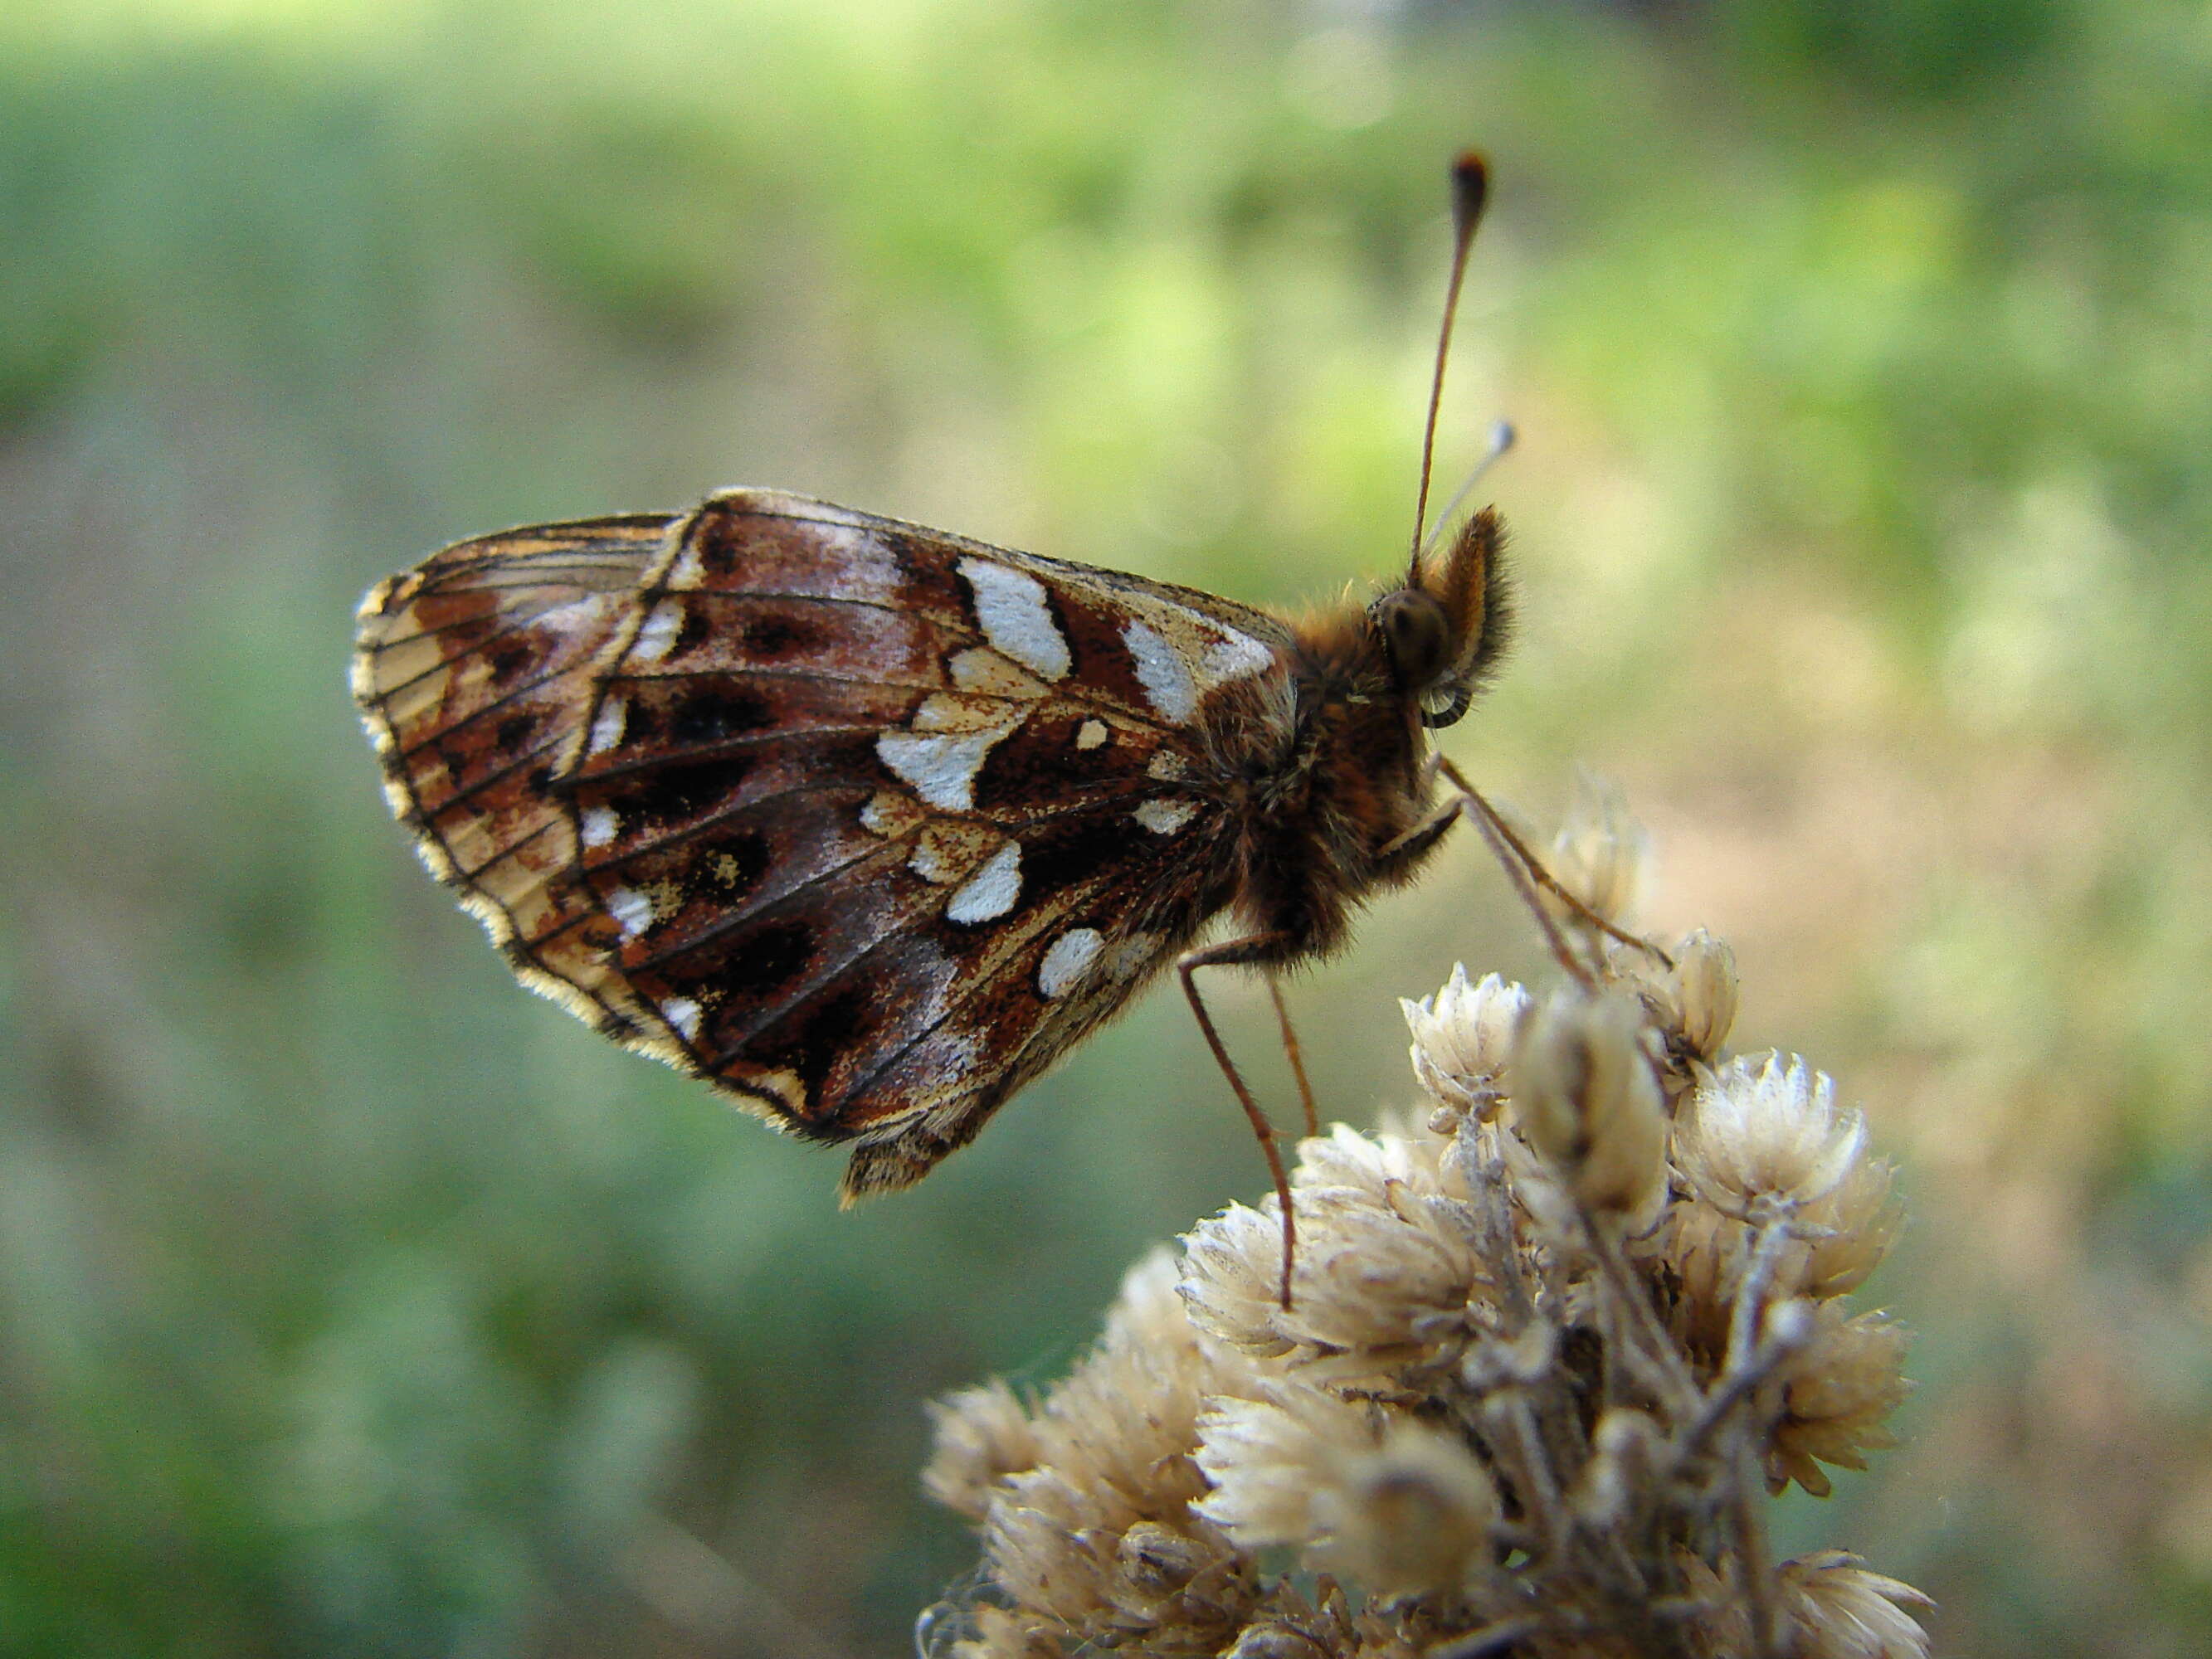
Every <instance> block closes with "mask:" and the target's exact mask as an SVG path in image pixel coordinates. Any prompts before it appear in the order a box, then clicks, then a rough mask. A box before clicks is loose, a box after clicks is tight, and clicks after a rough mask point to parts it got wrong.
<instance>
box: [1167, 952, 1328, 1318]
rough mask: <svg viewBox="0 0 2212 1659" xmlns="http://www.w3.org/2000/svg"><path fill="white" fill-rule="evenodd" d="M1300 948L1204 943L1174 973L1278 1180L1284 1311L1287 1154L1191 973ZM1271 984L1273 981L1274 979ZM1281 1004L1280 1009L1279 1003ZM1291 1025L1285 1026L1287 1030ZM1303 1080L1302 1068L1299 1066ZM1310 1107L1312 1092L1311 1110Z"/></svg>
mask: <svg viewBox="0 0 2212 1659" xmlns="http://www.w3.org/2000/svg"><path fill="white" fill-rule="evenodd" d="M1295 949H1296V946H1295V945H1294V944H1293V943H1292V941H1291V937H1290V935H1289V934H1287V933H1255V934H1253V935H1252V936H1251V937H1250V938H1249V939H1227V940H1225V941H1223V942H1222V943H1221V944H1219V945H1208V946H1206V948H1205V949H1204V950H1202V951H1184V952H1183V953H1182V955H1181V956H1180V957H1176V973H1177V974H1178V975H1181V976H1182V994H1183V995H1184V996H1186V997H1188V999H1189V1000H1190V1011H1191V1012H1192V1013H1193V1014H1194V1015H1196V1016H1197V1018H1198V1029H1199V1030H1200V1031H1201V1032H1202V1033H1204V1035H1205V1037H1206V1047H1207V1048H1211V1049H1212V1051H1213V1060H1214V1064H1215V1065H1217V1066H1220V1067H1221V1074H1222V1076H1224V1077H1225V1078H1227V1079H1229V1086H1230V1087H1231V1089H1232V1090H1234V1091H1236V1094H1237V1104H1238V1105H1240V1106H1242V1107H1243V1109H1244V1115H1245V1116H1246V1117H1247V1118H1248V1119H1249V1120H1250V1121H1251V1124H1252V1133H1254V1134H1255V1135H1256V1136H1258V1137H1259V1140H1260V1151H1261V1152H1262V1153H1263V1154H1264V1155H1265V1156H1266V1158H1267V1173H1268V1175H1269V1176H1272V1177H1273V1180H1274V1182H1275V1199H1276V1201H1277V1202H1278V1203H1279V1204H1280V1205H1281V1206H1282V1209H1283V1287H1282V1304H1283V1308H1284V1310H1285V1312H1287V1311H1289V1310H1290V1306H1291V1264H1292V1263H1293V1262H1294V1261H1296V1260H1297V1237H1298V1233H1297V1222H1296V1220H1295V1219H1293V1218H1292V1216H1291V1178H1290V1176H1289V1174H1288V1172H1287V1171H1285V1169H1284V1168H1283V1154H1282V1151H1281V1149H1280V1148H1279V1147H1278V1146H1276V1145H1275V1128H1274V1126H1273V1124H1271V1123H1269V1122H1268V1121H1267V1114H1266V1113H1265V1112H1262V1111H1261V1109H1260V1103H1259V1102H1258V1101H1256V1100H1255V1099H1253V1098H1252V1091H1251V1090H1250V1089H1249V1088H1247V1087H1246V1086H1245V1085H1244V1078H1243V1073H1240V1072H1238V1071H1237V1062H1236V1061H1235V1060H1231V1059H1230V1057H1229V1047H1228V1045H1227V1044H1226V1043H1225V1042H1222V1040H1221V1033H1220V1032H1219V1031H1218V1030H1216V1029H1215V1028H1214V1024H1213V1016H1212V1014H1210V1013H1208V1012H1206V1000H1205V999H1204V998H1203V997H1201V996H1200V995H1199V994H1198V982H1197V981H1196V980H1195V979H1194V978H1193V977H1192V976H1193V975H1195V974H1196V973H1197V972H1198V970H1199V969H1201V968H1237V967H1266V966H1268V965H1271V964H1272V963H1276V962H1279V961H1281V960H1282V959H1283V958H1284V957H1285V956H1288V955H1290V954H1291V953H1292V952H1293V951H1295ZM1271 982H1272V981H1271ZM1276 1006H1277V1007H1278V1009H1279V1008H1280V1007H1281V1006H1282V1005H1281V1004H1280V1003H1279V1002H1278V1003H1277V1004H1276ZM1289 1029H1290V1028H1289V1023H1288V1021H1287V1020H1286V1021H1285V1024H1284V1030H1285V1031H1288V1030H1289ZM1297 1069H1298V1070H1299V1073H1300V1081H1301V1083H1303V1082H1304V1068H1303V1067H1302V1066H1300V1067H1298V1068H1297ZM1307 1109H1308V1110H1309V1112H1310V1111H1311V1109H1312V1107H1311V1100H1310V1096H1309V1101H1308V1108H1307Z"/></svg>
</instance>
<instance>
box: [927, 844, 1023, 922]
mask: <svg viewBox="0 0 2212 1659" xmlns="http://www.w3.org/2000/svg"><path fill="white" fill-rule="evenodd" d="M1020 896H1022V846H1021V843H1020V842H1015V841H1010V842H1007V843H1006V845H1005V846H1004V847H1001V848H1000V849H999V850H998V851H997V852H995V853H994V854H991V856H990V857H989V858H987V859H986V860H983V867H982V868H981V869H980V870H978V871H977V872H975V874H974V875H972V876H970V877H969V878H968V879H967V880H966V881H965V882H963V883H962V884H961V885H960V886H959V888H958V889H957V890H956V891H955V892H954V893H953V895H952V896H951V899H949V900H948V901H946V902H945V920H946V921H958V922H977V921H990V920H991V919H992V918H993V917H994V916H1003V915H1006V912H1007V911H1009V910H1011V909H1012V908H1014V901H1015V900H1016V899H1018V898H1019V897H1020Z"/></svg>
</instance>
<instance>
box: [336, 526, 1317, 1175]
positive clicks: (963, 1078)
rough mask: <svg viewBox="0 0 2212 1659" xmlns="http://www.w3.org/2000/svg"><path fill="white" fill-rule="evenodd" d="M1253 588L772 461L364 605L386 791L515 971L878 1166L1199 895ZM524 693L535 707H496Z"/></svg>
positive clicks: (1033, 1049) (1139, 975)
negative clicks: (1172, 580)
mask: <svg viewBox="0 0 2212 1659" xmlns="http://www.w3.org/2000/svg"><path fill="white" fill-rule="evenodd" d="M1287 639H1288V635H1287V633H1286V631H1285V629H1284V628H1283V625H1282V624H1281V623H1277V622H1275V621H1274V620H1273V618H1270V617H1266V616H1264V615H1262V614H1261V613H1258V612H1254V611H1246V610H1244V609H1243V608H1242V607H1239V606H1236V605H1231V604H1229V603H1228V602H1226V601H1224V600H1220V599H1214V598H1212V597H1211V596H1209V595H1205V594H1200V593H1196V592H1191V591H1189V590H1186V589H1180V588H1172V587H1168V586H1164V585H1161V584H1156V583H1151V582H1147V581H1145V580H1142V579H1139V578H1136V577H1130V576H1123V575H1119V574H1114V573H1109V572H1104V571H1098V570H1094V569H1091V568H1088V567H1085V566H1079V565H1071V564H1066V563H1062V562H1058V561H1054V560H1048V559H1042V558H1038V557H1036V556H1030V555H1024V554H1018V553H1012V552H1008V551H1006V550H1000V549H994V548H990V547H987V546H985V545H984V544H980V543H974V542H969V541H965V540H963V539H962V538H957V537H951V536H946V535H943V534H941V533H939V532H933V531H927V530H922V529H920V528H919V527H917V526H910V525H904V524H900V523H897V522H896V521H893V520H882V519H876V518H872V517H870V516H868V515H866V514H860V513H852V512H849V511H848V510H846V509H843V508H839V507H831V506H829V505H828V504H827V503H823V502H817V501H807V500H805V499H803V498H799V497H794V496H788V495H778V494H774V493H771V492H767V491H755V490H733V491H729V492H726V493H725V494H723V495H718V496H715V497H714V498H713V499H711V500H710V501H708V503H707V504H706V505H705V506H704V507H702V508H700V509H699V510H698V511H697V512H696V513H693V514H690V515H689V516H687V517H685V518H684V519H680V520H666V519H635V520H600V521H594V522H593V523H591V524H586V525H575V526H550V527H545V528H540V529H532V530H528V531H520V532H508V534H507V536H505V537H493V538H484V539H483V540H482V541H478V542H473V543H465V544H460V545H459V546H458V547H456V548H453V549H449V550H447V552H445V553H443V554H441V555H439V556H437V557H436V558H435V559H433V560H432V561H431V562H429V563H428V565H426V566H425V567H424V568H422V570H421V571H419V572H417V573H416V574H414V575H412V576H410V577H406V578H402V579H399V580H398V581H397V582H396V583H392V584H386V586H385V587H383V588H380V589H379V590H378V591H377V592H376V593H374V594H372V595H371V598H370V601H369V603H368V605H365V606H364V608H363V622H362V648H361V655H360V659H359V661H360V666H359V667H358V668H357V670H356V687H357V690H358V691H359V694H360V695H361V696H362V701H363V703H364V705H365V707H366V708H368V714H369V720H370V723H371V726H372V730H373V732H375V733H376V735H377V736H378V738H379V744H380V752H382V753H383V754H384V756H385V757H386V770H387V776H388V778H389V780H390V785H391V788H392V793H393V797H394V802H395V806H396V807H397V808H398V809H399V810H400V811H402V813H403V816H405V817H409V818H410V821H411V822H413V823H415V824H416V829H417V833H418V836H421V837H422V843H423V847H424V853H425V857H426V860H428V861H429V862H430V863H431V865H432V867H433V868H434V870H435V871H436V872H437V873H438V874H439V875H440V876H441V878H445V879H447V880H448V881H452V882H453V883H455V884H457V885H459V886H460V887H461V888H462V889H463V891H464V895H465V902H468V903H469V905H470V907H471V908H472V909H473V910H475V911H476V913H477V915H479V916H480V917H481V918H483V920H484V921H486V924H487V926H488V927H490V928H491V930H492V932H493V933H494V936H495V939H499V940H500V942H501V944H502V945H504V946H505V947H506V948H507V951H508V954H509V956H510V958H511V960H513V962H514V963H515V965H516V967H517V970H518V972H520V973H521V974H522V975H523V976H524V978H525V979H526V981H529V982H530V983H532V985H533V986H534V987H536V988H539V989H542V990H547V991H549V992H550V993H551V994H555V995H556V996H557V997H558V998H559V999H560V1000H562V1001H563V1002H564V1003H566V1004H567V1005H568V1006H570V1007H571V1008H572V1010H574V1011H575V1012H579V1013H580V1014H583V1015H584V1016H585V1017H586V1018H592V1019H593V1020H594V1021H595V1022H596V1023H598V1024H600V1025H601V1026H602V1028H603V1029H605V1030H609V1031H610V1032H611V1034H612V1035H615V1036H619V1037H621V1038H623V1040H625V1041H628V1042H631V1043H632V1044H633V1045H634V1046H637V1047H639V1048H643V1049H645V1050H646V1051H647V1052H650V1053H653V1054H656V1055H658V1056H659V1057H660V1058H662V1059H665V1060H670V1061H671V1062H672V1063H676V1064H678V1065H681V1066H684V1067H685V1068H687V1069H690V1070H692V1071H695V1072H696V1073H699V1074H701V1075H702V1076H704V1077H707V1078H708V1079H711V1080H712V1081H714V1082H715V1083H716V1084H717V1085H719V1086H720V1087H721V1088H723V1089H724V1090H726V1091H728V1092H729V1093H731V1094H732V1096H733V1097H736V1098H737V1099H738V1101H739V1102H740V1103H744V1104H745V1105H747V1106H749V1107H750V1108H752V1109H755V1110H757V1111H758V1112H760V1113H761V1114H762V1115H765V1116H767V1117H769V1118H770V1119H771V1120H772V1121H777V1122H779V1123H780V1124H781V1125H783V1126H784V1127H790V1128H793V1129H794V1130H796V1131H798V1132H799V1133H804V1134H807V1135H810V1136H812V1137H815V1138H818V1139H834V1140H845V1141H852V1142H855V1143H857V1145H856V1149H855V1153H854V1167H853V1170H852V1171H851V1172H850V1173H849V1174H848V1178H847V1183H846V1184H847V1190H848V1194H856V1193H861V1192H866V1191H871V1190H876V1189H879V1188H886V1187H892V1186H899V1185H904V1184H906V1183H907V1182H910V1181H912V1180H914V1179H915V1178H917V1177H918V1176H920V1175H921V1174H922V1173H923V1172H925V1171H926V1170H927V1169H928V1168H929V1167H930V1166H931V1164H933V1163H934V1162H935V1161H936V1159H937V1158H940V1157H942V1156H943V1154H944V1153H945V1152H947V1151H949V1150H951V1148H952V1147H954V1146H958V1145H960V1144H962V1143H963V1142H964V1141H965V1140H967V1139H969V1138H970V1137H971V1136H972V1135H973V1134H974V1133H975V1130H976V1129H977V1128H978V1127H981V1122H982V1121H983V1120H984V1118H985V1117H986V1116H987V1115H988V1114H989V1112H990V1111H991V1110H992V1109H994V1107H995V1106H996V1105H997V1104H998V1103H1000V1101H1001V1100H1003V1099H1004V1098H1005V1097H1006V1096H1007V1095H1008V1094H1010V1093H1011V1092H1012V1091H1013V1090H1014V1089H1016V1088H1018V1087H1019V1086H1020V1085H1022V1084H1023V1083H1024V1082H1026V1081H1028V1080H1029V1079H1030V1078H1032V1077H1034V1076H1035V1075H1036V1073H1039V1072H1041V1071H1042V1070H1043V1069H1044V1068H1045V1066H1048V1065H1049V1064H1050V1062H1051V1061H1052V1060H1054V1058H1056V1057H1057V1056H1058V1055H1059V1054H1060V1053H1061V1052H1063V1051H1064V1050H1065V1049H1066V1048H1067V1047H1068V1046H1069V1045H1070V1044H1071V1043H1072V1042H1074V1041H1075V1040H1076V1039H1077V1038H1079V1037H1080V1036H1082V1035H1083V1034H1084V1033H1085V1031H1087V1030H1090V1029H1091V1027H1092V1026H1094V1025H1095V1024H1097V1023H1098V1022H1099V1021H1100V1020H1102V1019H1103V1018H1106V1017H1107V1016H1108V1015H1109V1014H1110V1013H1112V1012H1114V1011H1115V1009H1116V1008H1118V1007H1119V1006H1121V1004H1122V1003H1123V1002H1124V1001H1126V1000H1127V997H1128V995H1129V994H1130V993H1131V992H1132V991H1133V989H1135V988H1136V987H1138V986H1139V985H1140V984H1141V983H1142V982H1143V981H1145V980H1146V978H1147V977H1149V975H1151V974H1152V972H1154V971H1155V970H1156V969H1158V966H1159V965H1160V964H1161V963H1163V962H1164V960H1165V959H1166V957H1167V956H1168V955H1169V954H1170V953H1171V952H1172V951H1174V950H1176V949H1178V948H1180V947H1181V946H1182V945H1184V944H1187V943H1188V939H1189V938H1190V937H1191V935H1192V934H1193V933H1194V931H1195V929H1196V928H1197V927H1198V926H1199V925H1200V922H1201V921H1203V919H1204V918H1205V916H1206V915H1210V914H1211V913H1212V910H1214V909H1216V908H1218V907H1219V905H1220V904H1221V902H1223V901H1224V898H1225V892H1226V890H1225V886H1224V876H1223V872H1225V870H1226V868H1227V866H1228V863H1229V855H1230V853H1231V839H1232V838H1233V833H1234V831H1233V826H1232V825H1231V823H1230V820H1229V816H1228V812H1227V811H1226V808H1225V805H1224V803H1223V802H1222V801H1221V800H1220V799H1218V796H1217V795H1216V794H1213V793H1209V792H1208V791H1206V789H1204V788H1203V787H1200V786H1199V784H1198V782H1197V781H1195V780H1196V775H1197V774H1198V772H1199V771H1200V769H1201V764H1200V763H1201V762H1202V760H1203V757H1202V755H1201V754H1200V748H1199V741H1200V730H1201V727H1202V726H1203V724H1204V714H1205V711H1206V709H1207V708H1208V706H1209V700H1210V699H1212V698H1213V697H1214V696H1217V695H1218V694H1220V693H1222V692H1224V691H1225V690H1226V689H1229V688H1235V689H1236V690H1237V693H1239V694H1240V695H1245V696H1255V695H1256V696H1267V695H1269V694H1271V693H1272V692H1273V691H1275V690H1279V686H1280V684H1281V682H1282V681H1283V680H1284V678H1285V669H1284V666H1283V653H1284V648H1285V644H1286V641H1287ZM525 721H527V722H528V724H527V726H526V725H525V723H524V722H525Z"/></svg>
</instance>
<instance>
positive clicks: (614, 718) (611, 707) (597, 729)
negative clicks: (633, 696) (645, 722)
mask: <svg viewBox="0 0 2212 1659" xmlns="http://www.w3.org/2000/svg"><path fill="white" fill-rule="evenodd" d="M627 720H629V699H628V698H627V697H609V698H608V699H607V700H606V701H605V702H603V703H601V704H600V705H599V717H598V718H597V719H596V720H593V721H592V735H591V737H590V738H588V739H586V742H585V744H584V752H585V753H586V754H587V755H604V754H605V753H606V752H607V750H610V749H611V748H613V747H614V746H615V745H616V744H618V743H620V742H621V741H622V738H623V723H624V722H625V721H627Z"/></svg>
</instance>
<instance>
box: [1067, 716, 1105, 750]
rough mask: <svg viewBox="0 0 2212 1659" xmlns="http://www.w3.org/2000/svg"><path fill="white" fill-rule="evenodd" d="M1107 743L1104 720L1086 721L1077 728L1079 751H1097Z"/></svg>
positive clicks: (1076, 737) (1076, 739)
mask: <svg viewBox="0 0 2212 1659" xmlns="http://www.w3.org/2000/svg"><path fill="white" fill-rule="evenodd" d="M1105 741H1106V722H1105V721H1104V720H1085V721H1084V722H1083V724H1082V725H1080V726H1077V727H1076V728H1075V746H1076V747H1077V748H1078V749H1096V748H1098V747H1099V746H1100V745H1101V744H1103V743H1104V742H1105Z"/></svg>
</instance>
